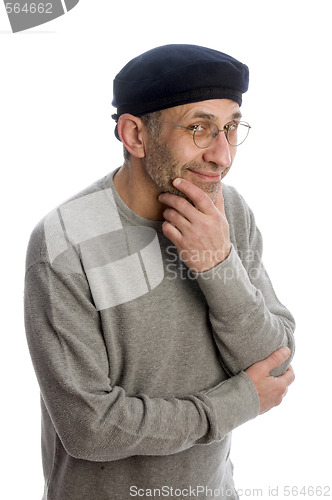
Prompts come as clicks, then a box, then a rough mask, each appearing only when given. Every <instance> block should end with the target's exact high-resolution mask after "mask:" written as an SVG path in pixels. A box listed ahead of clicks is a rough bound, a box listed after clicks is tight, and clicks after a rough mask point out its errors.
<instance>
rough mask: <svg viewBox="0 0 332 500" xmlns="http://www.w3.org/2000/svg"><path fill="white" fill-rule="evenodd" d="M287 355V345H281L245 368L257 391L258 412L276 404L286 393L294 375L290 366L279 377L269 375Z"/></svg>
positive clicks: (288, 353)
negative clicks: (267, 355)
mask: <svg viewBox="0 0 332 500" xmlns="http://www.w3.org/2000/svg"><path fill="white" fill-rule="evenodd" d="M289 355H290V350H289V349H288V347H281V348H280V349H278V350H277V351H275V352H273V353H272V354H271V355H270V356H269V357H268V358H266V359H264V360H263V361H259V362H258V363H255V364H253V365H252V366H250V367H249V368H248V369H247V370H246V374H247V375H249V377H250V378H251V380H252V382H253V384H254V385H255V387H256V390H257V393H258V397H259V401H260V412H259V413H260V414H262V413H265V412H267V411H268V410H270V409H271V408H273V407H274V406H278V405H279V404H280V403H281V401H282V400H283V398H284V396H285V395H286V393H287V390H288V386H289V385H290V384H292V383H293V382H294V379H295V375H294V371H293V368H292V367H291V366H290V367H289V368H288V370H287V371H286V372H285V373H284V374H283V375H281V376H280V377H272V376H271V375H270V372H271V370H273V368H277V366H280V365H281V364H282V363H283V362H284V361H286V359H288V358H289Z"/></svg>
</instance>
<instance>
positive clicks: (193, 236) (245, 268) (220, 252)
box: [159, 179, 294, 375]
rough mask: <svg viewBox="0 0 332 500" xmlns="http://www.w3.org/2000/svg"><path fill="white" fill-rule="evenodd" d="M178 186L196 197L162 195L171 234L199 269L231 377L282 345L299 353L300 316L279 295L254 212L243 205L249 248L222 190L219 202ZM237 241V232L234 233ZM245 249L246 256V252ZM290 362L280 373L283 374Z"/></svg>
mask: <svg viewBox="0 0 332 500" xmlns="http://www.w3.org/2000/svg"><path fill="white" fill-rule="evenodd" d="M176 187H177V188H178V189H179V190H181V191H182V192H183V193H184V194H185V195H186V196H187V197H188V198H189V199H191V200H192V201H193V204H194V206H193V205H191V204H190V203H189V202H188V201H187V200H185V199H183V198H181V197H179V196H175V195H172V194H169V193H164V194H162V195H160V196H159V200H160V201H162V202H163V203H165V204H166V205H168V206H169V207H170V208H167V209H166V210H165V212H164V216H165V219H166V222H165V223H164V226H163V230H164V233H165V235H166V236H167V237H168V238H169V239H170V240H171V241H172V242H173V243H174V244H175V245H176V247H177V249H178V252H179V255H180V257H181V258H182V260H184V262H185V263H186V264H187V266H188V267H190V268H191V269H192V270H193V271H196V272H197V281H198V283H199V285H200V287H201V289H202V291H203V293H204V295H205V298H206V300H207V303H208V306H209V317H210V321H211V325H212V330H213V333H214V338H215V341H216V344H217V346H218V349H219V352H220V355H221V362H222V364H223V366H224V368H225V369H226V370H227V371H228V373H229V374H230V375H232V374H237V373H239V372H240V371H241V370H245V369H247V368H248V367H249V366H250V365H252V364H254V363H256V362H258V361H260V360H262V359H265V358H267V357H268V356H269V355H270V354H271V353H273V352H274V351H276V350H277V349H278V348H280V347H282V346H288V347H289V348H290V349H291V353H292V354H293V350H294V340H293V330H294V320H293V318H292V316H291V314H290V313H289V312H288V311H287V309H286V308H285V307H284V306H282V304H281V303H280V302H279V300H278V299H277V297H276V295H275V293H274V290H273V288H272V285H271V283H270V280H269V278H268V275H267V273H266V271H265V269H264V267H263V264H262V259H261V257H262V255H261V254H262V241H261V236H260V233H259V231H258V229H257V228H256V225H255V221H254V218H253V215H252V213H251V212H250V211H249V209H248V207H247V206H245V207H244V206H243V210H242V212H243V214H242V219H243V220H244V221H245V223H246V225H245V224H244V223H243V224H242V226H243V227H241V229H240V231H241V232H244V230H245V231H246V234H244V235H242V241H245V242H246V243H245V246H244V247H243V248H240V249H238V251H237V250H236V249H235V247H234V245H232V244H231V238H230V228H229V224H228V220H227V218H226V214H225V209H224V200H223V197H222V193H221V190H220V191H219V193H218V197H217V200H216V202H215V204H214V203H213V202H212V201H211V199H210V198H209V196H208V195H207V194H206V193H204V192H203V191H202V190H201V189H200V188H198V187H197V186H195V185H194V184H192V183H190V182H188V181H186V180H185V179H182V180H181V183H180V184H176ZM233 236H234V239H235V238H236V237H237V235H236V234H235V235H233ZM241 253H242V255H241ZM291 357H292V356H290V358H289V360H288V361H287V362H286V363H285V364H284V365H283V366H282V367H280V369H278V370H276V371H275V372H274V375H277V374H279V375H280V374H281V373H283V372H284V371H285V370H286V368H287V366H289V363H290V361H291Z"/></svg>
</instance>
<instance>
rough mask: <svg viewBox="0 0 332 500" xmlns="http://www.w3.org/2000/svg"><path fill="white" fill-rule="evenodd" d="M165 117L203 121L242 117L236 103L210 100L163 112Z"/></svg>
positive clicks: (229, 100)
mask: <svg viewBox="0 0 332 500" xmlns="http://www.w3.org/2000/svg"><path fill="white" fill-rule="evenodd" d="M164 113H165V116H167V117H174V118H176V119H185V118H191V119H195V118H200V119H203V120H209V121H213V120H215V121H216V120H220V119H225V118H230V119H231V118H232V119H236V118H240V117H241V116H242V114H241V111H240V107H239V105H238V103H237V102H235V101H232V100H231V99H210V100H206V101H199V102H194V103H189V104H183V105H180V106H176V107H174V108H168V109H166V110H164Z"/></svg>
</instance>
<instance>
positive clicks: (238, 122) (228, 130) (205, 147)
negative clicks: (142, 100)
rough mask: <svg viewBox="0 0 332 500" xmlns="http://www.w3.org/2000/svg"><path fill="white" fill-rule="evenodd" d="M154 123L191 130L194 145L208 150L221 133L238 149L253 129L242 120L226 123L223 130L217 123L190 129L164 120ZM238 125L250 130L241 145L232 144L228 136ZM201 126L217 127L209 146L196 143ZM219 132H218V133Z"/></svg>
mask: <svg viewBox="0 0 332 500" xmlns="http://www.w3.org/2000/svg"><path fill="white" fill-rule="evenodd" d="M152 119H153V120H154V121H156V122H160V123H166V124H168V125H173V127H179V128H183V129H185V130H191V131H192V132H194V133H193V141H194V144H195V146H196V147H198V148H199V149H207V148H209V147H210V146H212V144H213V143H214V141H215V140H216V139H217V137H218V135H219V134H220V132H224V134H225V137H226V140H227V142H228V144H229V145H230V146H232V148H236V147H237V146H240V145H241V144H243V143H244V141H245V140H246V138H247V137H248V135H249V132H250V129H251V126H250V125H249V123H248V122H245V121H242V120H240V121H239V120H232V121H231V122H229V123H226V125H224V127H223V128H222V129H220V128H218V126H217V125H216V124H215V123H209V122H201V123H198V124H197V125H191V126H190V127H185V126H184V125H180V124H179V123H173V122H166V121H164V120H159V119H158V118H152ZM234 124H236V125H237V126H238V125H243V126H245V127H247V128H248V132H247V135H246V136H245V138H244V139H243V141H241V142H239V144H232V143H231V142H230V141H229V138H228V134H229V132H230V131H231V127H232V125H234ZM201 125H208V126H209V127H210V126H211V125H212V126H214V127H215V129H216V134H215V135H214V134H213V135H211V139H212V140H211V143H210V144H209V145H208V146H199V145H198V144H197V143H196V141H195V133H196V132H197V131H198V127H200V126H201ZM217 131H218V132H217Z"/></svg>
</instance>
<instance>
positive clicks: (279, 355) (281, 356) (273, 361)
mask: <svg viewBox="0 0 332 500" xmlns="http://www.w3.org/2000/svg"><path fill="white" fill-rule="evenodd" d="M290 354H291V351H290V349H289V348H288V347H281V348H280V349H278V350H277V351H275V352H273V353H272V354H271V355H270V356H269V357H268V358H266V359H265V360H264V363H265V367H266V368H267V370H268V372H270V371H272V370H273V369H274V368H277V367H278V366H280V365H281V364H282V363H284V361H286V360H287V359H288V358H289V356H290Z"/></svg>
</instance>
